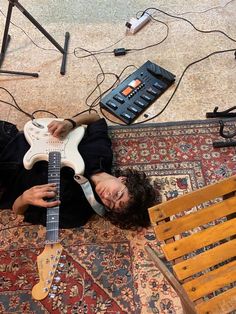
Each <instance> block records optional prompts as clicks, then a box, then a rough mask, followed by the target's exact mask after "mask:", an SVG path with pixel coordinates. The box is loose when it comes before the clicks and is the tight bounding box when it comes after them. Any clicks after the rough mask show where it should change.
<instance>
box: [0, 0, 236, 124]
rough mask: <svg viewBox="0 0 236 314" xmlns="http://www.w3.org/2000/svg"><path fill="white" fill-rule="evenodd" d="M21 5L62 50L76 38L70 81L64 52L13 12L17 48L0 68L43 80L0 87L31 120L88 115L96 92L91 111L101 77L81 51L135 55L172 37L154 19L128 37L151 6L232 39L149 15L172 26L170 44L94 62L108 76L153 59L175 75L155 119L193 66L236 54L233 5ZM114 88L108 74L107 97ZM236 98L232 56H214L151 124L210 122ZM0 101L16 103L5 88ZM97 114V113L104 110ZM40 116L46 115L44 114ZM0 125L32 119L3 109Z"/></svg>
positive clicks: (12, 80) (0, 79)
mask: <svg viewBox="0 0 236 314" xmlns="http://www.w3.org/2000/svg"><path fill="white" fill-rule="evenodd" d="M19 2H20V4H21V5H23V6H24V8H25V9H26V10H27V11H28V12H29V13H30V14H31V15H32V16H33V17H34V18H35V19H36V20H37V21H38V22H39V23H40V24H41V25H42V26H43V27H44V28H45V29H46V30H47V31H48V32H49V34H50V35H51V36H52V37H53V38H54V39H55V40H56V41H57V42H58V43H59V44H60V45H61V46H63V45H64V34H65V32H67V31H68V32H69V33H70V36H71V37H70V42H69V51H70V54H69V56H68V60H67V70H66V75H64V76H62V75H60V73H59V72H60V64H61V53H60V52H59V51H58V50H57V49H56V48H55V47H54V46H53V45H52V44H51V43H50V42H49V41H48V40H47V38H46V37H45V36H44V35H43V34H42V33H41V32H39V31H38V29H37V28H36V27H35V26H34V25H33V24H32V23H31V22H30V21H29V20H28V19H27V18H26V17H25V16H24V15H23V14H22V12H20V10H18V8H16V7H14V8H13V12H12V18H11V22H13V23H14V24H15V25H17V26H18V27H16V26H15V25H12V24H11V25H10V29H9V34H10V35H11V41H10V44H9V47H8V49H7V53H6V55H5V60H4V63H3V65H2V68H1V69H2V70H12V71H23V72H37V73H39V77H38V78H32V77H25V76H14V75H3V74H0V87H3V88H5V89H7V90H8V91H9V92H10V93H11V94H12V95H13V96H14V97H15V99H16V101H17V103H18V104H19V106H20V107H21V108H22V109H23V110H25V111H27V112H29V113H32V112H33V111H35V110H41V109H43V110H48V111H51V112H53V113H54V114H56V115H58V116H60V117H70V116H73V115H75V114H77V113H79V112H81V111H82V110H85V109H88V105H91V104H92V102H93V101H94V100H95V99H96V98H97V97H98V96H99V93H98V91H96V93H94V94H93V95H92V97H90V98H89V99H88V101H87V105H86V99H87V97H88V96H89V94H90V93H91V91H92V90H93V89H94V87H95V86H96V76H97V75H98V74H99V73H100V72H101V68H100V67H99V65H98V62H97V61H96V59H95V58H94V57H92V56H89V57H87V58H79V57H81V56H83V55H84V54H85V52H84V50H83V49H85V50H88V51H97V50H100V49H104V48H106V47H109V46H110V47H109V48H107V49H105V50H104V51H106V52H109V51H113V49H114V48H118V47H125V48H127V49H137V48H141V47H146V46H148V45H151V44H155V43H158V42H159V41H161V40H162V39H163V38H164V37H165V35H166V27H165V26H164V25H163V24H161V23H160V22H158V21H154V20H152V21H151V22H149V23H148V24H147V25H146V26H145V27H144V28H142V29H141V30H140V31H139V32H138V33H136V34H135V35H133V36H127V35H126V33H125V30H126V27H125V23H126V22H127V21H129V20H130V18H132V17H135V16H136V13H137V12H138V11H143V10H144V9H146V8H148V7H152V8H157V9H160V10H162V11H165V12H168V13H170V14H171V15H176V16H177V17H183V18H185V19H189V20H190V21H191V22H192V23H193V24H194V25H195V27H196V28H198V29H200V30H204V31H210V30H220V31H222V32H224V33H226V34H227V35H228V36H229V37H231V38H232V39H229V38H227V37H226V36H225V35H223V34H222V33H220V32H212V33H200V32H198V31H196V30H195V29H194V28H193V27H192V26H191V25H190V24H189V23H187V22H186V21H184V20H180V19H177V18H174V17H170V16H167V15H165V14H164V13H161V12H160V11H158V10H155V9H151V10H149V11H148V12H149V13H150V14H152V15H153V17H154V18H155V19H156V20H159V21H162V22H165V23H167V25H168V27H169V35H168V38H167V39H166V40H165V41H164V42H163V43H161V44H159V45H156V46H155V47H152V48H149V49H145V50H142V51H136V52H132V53H127V54H126V55H125V56H121V57H115V56H114V55H113V53H104V54H98V55H96V58H97V60H98V61H99V63H100V65H101V67H102V69H103V71H104V72H109V73H110V72H113V73H116V74H119V73H121V71H122V70H123V69H124V68H125V67H127V66H128V65H133V66H135V67H139V66H141V65H142V64H143V63H145V62H146V61H147V60H150V61H153V62H155V63H157V64H158V65H160V66H162V67H164V68H165V69H167V70H169V71H170V72H172V73H174V74H175V75H176V83H175V84H174V85H173V86H172V87H171V88H169V89H168V90H167V91H166V92H165V94H163V95H162V96H161V97H160V98H159V99H158V100H157V101H156V102H155V103H154V104H153V105H151V106H150V107H149V108H148V109H147V110H146V112H145V113H146V114H148V116H149V117H152V116H154V115H155V114H157V113H158V112H159V111H160V110H161V109H162V108H163V107H164V106H165V104H166V103H167V101H168V99H169V98H170V97H171V95H172V93H173V91H174V89H175V88H176V86H177V83H178V81H179V79H180V77H181V74H182V73H183V71H184V69H185V68H186V66H187V65H188V64H189V63H192V62H194V61H196V60H199V59H201V58H203V57H205V56H207V55H209V54H211V53H213V52H214V51H217V50H226V49H236V1H235V0H233V1H226V0H224V1H223V0H209V1H193V0H189V1H184V0H171V1H168V3H167V2H166V1H164V0H160V1H145V2H144V1H142V0H138V1H127V0H126V1H124V0H121V1H111V0H110V1H105V0H104V1H96V2H94V1H91V0H87V1H75V0H73V1H65V0H64V1H54V0H48V1H43V0H41V1H36V0H30V1H29V0H22V1H19ZM8 5H9V2H8V1H7V0H2V1H1V4H0V9H1V12H0V39H2V36H3V31H4V26H5V20H6V19H5V17H4V15H3V14H5V15H6V12H7V8H8ZM26 34H28V36H30V38H31V39H32V41H33V42H34V43H33V42H32V41H31V40H30V39H29V38H28V37H27V36H26ZM118 41H119V42H118ZM117 42H118V43H117ZM115 43H117V44H115ZM39 47H40V48H39ZM76 47H80V48H82V49H79V48H77V49H76V51H77V53H76V56H75V55H74V53H73V52H74V48H76ZM135 67H129V68H128V69H127V70H126V71H125V72H124V73H123V75H122V78H121V79H122V80H123V79H125V77H127V76H128V75H129V74H131V73H132V72H133V71H134V70H135ZM113 82H114V76H112V75H106V79H105V82H104V83H103V84H102V85H101V90H102V91H105V90H106V89H107V88H108V87H110V86H111V85H112V83H113ZM235 91H236V60H235V57H234V52H233V51H232V52H227V53H221V54H217V55H214V56H212V57H210V58H208V59H206V60H204V61H202V62H200V63H197V64H195V65H193V66H191V67H190V68H189V69H188V70H187V71H186V73H185V75H184V77H183V79H182V81H181V82H180V85H179V87H178V90H177V91H176V93H175V95H174V97H173V98H172V100H171V101H170V103H169V105H168V107H167V108H166V110H165V111H164V112H163V113H162V114H161V115H160V116H158V117H157V118H155V119H153V120H151V121H149V122H171V121H184V120H194V119H205V114H206V112H208V111H213V109H214V108H215V106H218V107H219V110H220V111H221V110H225V109H228V108H230V107H232V106H234V105H236V104H235ZM0 99H1V100H4V101H8V102H12V100H11V96H9V95H8V94H7V92H6V91H5V90H3V89H0ZM96 109H97V110H98V111H99V106H97V107H96ZM42 115H44V116H45V114H44V113H43V114H41V116H42ZM38 116H39V115H38ZM107 116H108V117H110V118H111V119H112V120H113V121H114V122H120V121H118V120H117V119H115V118H114V117H112V116H111V115H107ZM0 119H7V120H9V121H11V122H14V123H17V125H18V126H19V127H20V128H21V127H22V126H23V125H24V123H25V122H26V121H27V120H28V117H27V116H26V115H24V114H23V113H20V112H18V111H16V110H15V109H14V108H12V107H10V106H8V105H6V104H4V103H0ZM143 120H145V118H144V116H143V115H142V116H140V117H139V119H138V121H139V122H140V121H143ZM109 124H113V123H111V122H109Z"/></svg>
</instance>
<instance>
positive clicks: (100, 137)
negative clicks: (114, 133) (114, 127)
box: [78, 119, 113, 177]
mask: <svg viewBox="0 0 236 314" xmlns="http://www.w3.org/2000/svg"><path fill="white" fill-rule="evenodd" d="M111 146H112V144H111V140H110V138H109V136H108V127H107V123H106V121H105V119H100V120H98V121H96V122H94V123H92V124H90V125H89V126H88V127H87V129H86V132H85V135H84V137H83V139H82V141H81V142H80V144H79V147H78V149H79V152H80V154H81V156H82V158H83V160H84V163H85V173H84V175H85V176H87V177H89V176H90V175H91V174H93V173H95V172H98V171H105V172H107V173H111V166H112V158H113V153H112V147H111Z"/></svg>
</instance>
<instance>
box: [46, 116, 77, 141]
mask: <svg viewBox="0 0 236 314" xmlns="http://www.w3.org/2000/svg"><path fill="white" fill-rule="evenodd" d="M72 128H73V125H72V124H71V122H70V121H67V120H63V121H57V120H53V121H52V122H50V123H49V125H48V132H49V133H50V134H52V136H55V137H58V138H63V137H66V136H67V134H68V133H69V132H70V131H71V130H72Z"/></svg>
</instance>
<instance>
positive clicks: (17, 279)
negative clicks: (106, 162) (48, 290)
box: [0, 120, 236, 314]
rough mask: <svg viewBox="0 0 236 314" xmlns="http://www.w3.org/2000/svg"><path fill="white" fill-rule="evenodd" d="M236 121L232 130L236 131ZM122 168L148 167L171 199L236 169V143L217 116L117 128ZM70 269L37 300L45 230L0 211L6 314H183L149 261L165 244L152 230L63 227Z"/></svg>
mask: <svg viewBox="0 0 236 314" xmlns="http://www.w3.org/2000/svg"><path fill="white" fill-rule="evenodd" d="M235 121H236V120H230V121H228V122H227V124H226V125H227V127H226V129H227V131H229V132H230V133H232V132H234V131H235V130H236V123H235ZM110 134H111V138H112V141H113V146H114V152H115V159H114V165H115V167H121V168H126V167H135V168H136V169H140V170H144V171H146V173H147V175H148V176H151V178H152V180H153V184H154V185H155V186H156V187H160V188H161V192H162V195H163V199H169V198H172V197H175V196H178V195H180V194H183V193H186V192H188V191H189V190H191V189H197V188H199V187H201V186H203V185H206V184H209V183H211V182H215V181H218V180H220V179H222V178H223V177H228V176H230V175H232V174H235V173H236V166H235V160H236V156H235V148H234V147H228V148H213V146H212V142H213V141H216V140H221V139H222V138H221V137H220V136H219V123H218V122H217V121H215V120H209V121H192V122H179V123H173V124H168V125H167V124H158V125H155V124H153V125H147V126H140V127H122V128H119V127H113V128H111V129H110ZM60 237H61V240H62V242H61V243H62V246H63V248H64V250H63V253H62V254H63V258H62V260H63V263H64V267H63V271H62V272H61V274H60V277H61V281H60V282H59V283H58V284H57V286H58V288H57V292H56V293H55V295H54V296H53V295H52V296H53V297H47V298H46V299H44V300H43V301H35V300H33V299H32V297H31V289H32V287H33V285H34V284H35V283H36V282H37V280H38V275H37V267H36V257H37V255H39V254H40V252H42V250H43V248H44V239H45V231H44V228H43V227H40V226H31V225H29V224H25V223H22V221H21V218H20V217H16V216H15V215H13V214H12V213H11V211H10V210H2V211H0V247H1V249H0V313H4V314H5V313H37V314H38V313H74V314H75V313H83V314H92V313H100V314H105V313H107V314H118V313H119V314H124V313H127V314H139V313H144V314H146V313H147V314H148V313H156V314H157V313H165V314H167V313H168V314H174V313H177V314H179V313H182V310H181V306H180V303H179V300H178V298H177V297H176V295H175V293H174V292H173V291H172V290H171V289H170V287H169V285H168V284H167V283H166V282H165V281H164V280H163V277H162V276H161V274H160V273H159V272H158V270H157V269H156V268H155V267H154V266H153V263H152V262H151V261H150V260H149V259H148V258H147V256H146V254H145V251H144V246H145V244H146V243H150V244H151V245H152V246H155V247H158V243H157V242H156V241H155V237H154V234H153V231H152V228H149V229H148V230H142V231H139V232H133V231H124V230H119V229H118V228H116V227H114V226H112V225H111V224H110V223H109V222H107V221H104V220H102V219H101V218H98V217H96V218H94V220H93V221H90V222H89V223H88V224H87V225H86V226H85V227H83V228H79V229H73V230H62V231H61V234H60Z"/></svg>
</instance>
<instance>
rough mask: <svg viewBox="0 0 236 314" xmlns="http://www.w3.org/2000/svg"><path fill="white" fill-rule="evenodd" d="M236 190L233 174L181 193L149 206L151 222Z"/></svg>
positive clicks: (235, 179)
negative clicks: (216, 181)
mask: <svg viewBox="0 0 236 314" xmlns="http://www.w3.org/2000/svg"><path fill="white" fill-rule="evenodd" d="M235 190H236V175H234V176H231V177H230V178H227V179H225V180H221V181H220V182H218V183H215V184H211V185H208V186H205V187H203V188H201V189H198V190H196V191H193V192H189V193H187V194H185V195H181V196H179V197H177V198H175V199H171V200H169V201H166V202H163V203H162V204H158V205H155V206H153V207H150V208H149V216H150V219H151V222H152V223H153V224H155V223H156V222H157V221H160V220H163V219H165V218H167V217H170V216H172V215H174V214H177V213H179V212H182V211H184V210H187V209H189V208H192V207H194V206H196V205H198V204H201V203H204V202H206V201H208V200H211V199H214V198H217V197H220V196H223V195H225V194H228V193H230V192H233V191H235Z"/></svg>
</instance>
